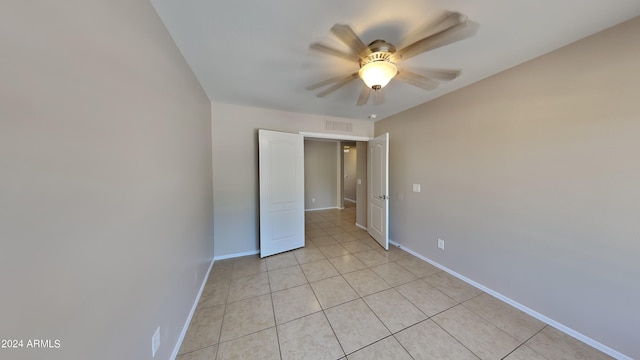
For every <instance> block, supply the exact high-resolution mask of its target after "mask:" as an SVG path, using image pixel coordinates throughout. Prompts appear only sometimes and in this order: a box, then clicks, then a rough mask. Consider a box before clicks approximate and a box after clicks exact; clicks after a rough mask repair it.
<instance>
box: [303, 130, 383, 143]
mask: <svg viewBox="0 0 640 360" xmlns="http://www.w3.org/2000/svg"><path fill="white" fill-rule="evenodd" d="M298 134H300V135H302V136H304V137H305V138H315V139H332V140H350V141H369V140H371V138H370V137H366V136H354V135H341V134H325V133H314V132H306V131H300V132H299V133H298Z"/></svg>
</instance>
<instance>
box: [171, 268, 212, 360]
mask: <svg viewBox="0 0 640 360" xmlns="http://www.w3.org/2000/svg"><path fill="white" fill-rule="evenodd" d="M214 262H215V259H211V264H209V269H207V273H206V274H204V279H203V280H202V284H201V285H200V290H199V291H198V295H197V296H196V300H195V302H194V303H193V306H192V307H191V311H190V312H189V316H187V321H186V322H185V323H184V326H183V327H182V331H181V332H180V336H179V337H178V343H177V344H176V346H175V347H174V348H173V353H172V354H171V357H170V359H171V360H175V358H176V357H177V356H178V352H179V351H180V346H182V341H184V336H185V335H186V334H187V330H188V329H189V324H191V319H192V318H193V314H194V313H195V312H196V308H197V307H198V303H199V302H200V296H202V291H204V286H205V285H206V284H207V280H208V279H209V274H210V273H211V269H212V268H213V263H214Z"/></svg>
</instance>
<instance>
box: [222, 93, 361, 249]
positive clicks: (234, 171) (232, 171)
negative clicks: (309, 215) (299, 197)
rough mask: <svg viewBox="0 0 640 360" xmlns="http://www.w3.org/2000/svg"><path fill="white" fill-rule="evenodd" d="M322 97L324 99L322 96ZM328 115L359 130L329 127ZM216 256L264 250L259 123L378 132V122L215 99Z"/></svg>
mask: <svg viewBox="0 0 640 360" xmlns="http://www.w3.org/2000/svg"><path fill="white" fill-rule="evenodd" d="M319 101H321V100H319ZM325 120H331V121H340V122H350V123H352V124H353V132H349V133H340V132H335V131H334V132H331V131H325V130H324V129H325ZM212 129H213V133H214V137H213V164H214V168H215V170H216V171H215V173H214V174H213V194H214V195H213V196H214V199H215V203H214V225H215V227H214V231H215V236H214V237H215V239H216V241H215V247H216V248H215V249H216V251H215V253H216V256H217V257H218V256H227V255H233V254H241V253H245V252H255V251H257V250H258V234H259V232H258V145H257V143H258V135H257V134H258V129H267V130H276V131H286V132H291V133H298V132H300V131H306V132H314V133H331V134H343V135H353V136H365V137H371V136H373V123H372V122H371V121H369V120H352V119H341V118H332V117H326V116H317V115H309V114H298V113H291V112H285V111H276V110H268V109H260V108H251V107H246V106H238V105H229V104H222V103H213V104H212Z"/></svg>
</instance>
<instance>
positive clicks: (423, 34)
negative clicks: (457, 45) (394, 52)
mask: <svg viewBox="0 0 640 360" xmlns="http://www.w3.org/2000/svg"><path fill="white" fill-rule="evenodd" d="M464 21H465V16H464V15H462V14H461V13H459V12H452V11H445V12H444V13H442V14H441V15H440V16H438V17H437V18H435V19H434V20H432V21H429V22H427V23H425V24H423V25H422V27H420V28H418V29H417V30H415V31H413V32H411V33H410V34H409V35H407V36H406V37H405V38H404V39H403V40H402V41H401V42H400V43H399V44H398V48H404V47H406V46H407V45H409V44H411V43H414V42H416V41H418V40H421V39H424V38H427V37H429V36H431V35H434V34H437V33H439V32H441V31H443V30H446V29H448V28H450V27H453V26H456V25H458V24H459V23H461V22H464Z"/></svg>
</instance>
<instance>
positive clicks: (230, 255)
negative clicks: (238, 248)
mask: <svg viewBox="0 0 640 360" xmlns="http://www.w3.org/2000/svg"><path fill="white" fill-rule="evenodd" d="M256 254H260V250H251V251H245V252H241V253H235V254H228V255H220V256H216V257H214V258H213V259H214V260H216V261H218V260H224V259H232V258H237V257H242V256H249V255H256Z"/></svg>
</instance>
